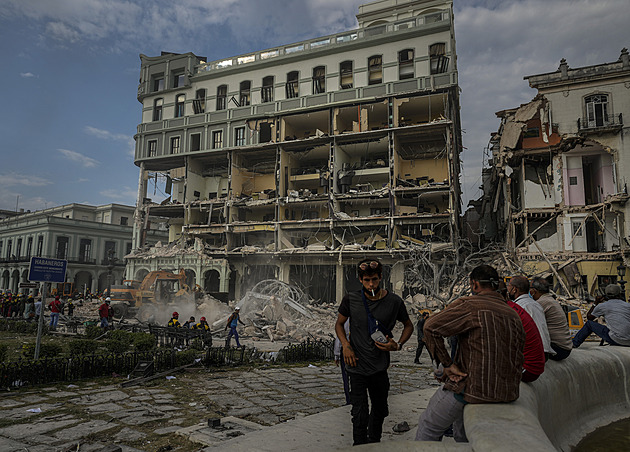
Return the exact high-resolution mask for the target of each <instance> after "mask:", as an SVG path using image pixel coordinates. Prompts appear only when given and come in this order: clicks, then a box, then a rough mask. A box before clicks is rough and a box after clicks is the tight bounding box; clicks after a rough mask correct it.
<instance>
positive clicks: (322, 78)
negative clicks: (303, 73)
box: [313, 66, 326, 94]
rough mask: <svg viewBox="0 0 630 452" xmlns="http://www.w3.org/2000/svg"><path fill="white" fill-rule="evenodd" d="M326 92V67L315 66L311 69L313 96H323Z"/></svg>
mask: <svg viewBox="0 0 630 452" xmlns="http://www.w3.org/2000/svg"><path fill="white" fill-rule="evenodd" d="M325 92H326V66H316V67H314V68H313V94H323V93H325Z"/></svg>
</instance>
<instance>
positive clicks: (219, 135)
mask: <svg viewBox="0 0 630 452" xmlns="http://www.w3.org/2000/svg"><path fill="white" fill-rule="evenodd" d="M222 147H223V130H215V131H214V132H212V149H221V148H222Z"/></svg>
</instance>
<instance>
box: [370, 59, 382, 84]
mask: <svg viewBox="0 0 630 452" xmlns="http://www.w3.org/2000/svg"><path fill="white" fill-rule="evenodd" d="M381 83H383V55H372V56H371V57H369V58H368V85H380V84H381Z"/></svg>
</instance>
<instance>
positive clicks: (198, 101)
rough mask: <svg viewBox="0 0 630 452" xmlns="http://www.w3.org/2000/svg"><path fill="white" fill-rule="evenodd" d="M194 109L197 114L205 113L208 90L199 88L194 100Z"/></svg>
mask: <svg viewBox="0 0 630 452" xmlns="http://www.w3.org/2000/svg"><path fill="white" fill-rule="evenodd" d="M193 110H194V112H195V114H196V115H198V114H201V113H205V111H206V90H205V89H203V88H202V89H198V90H197V92H196V93H195V99H194V100H193Z"/></svg>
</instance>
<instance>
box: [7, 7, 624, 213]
mask: <svg viewBox="0 0 630 452" xmlns="http://www.w3.org/2000/svg"><path fill="white" fill-rule="evenodd" d="M361 3H364V1H360V0H342V1H340V0H292V1H290V2H287V1H285V0H179V1H171V0H168V1H167V0H152V1H150V2H147V1H140V0H0V51H1V53H0V54H1V55H2V60H3V65H2V66H3V67H2V70H1V71H0V86H1V87H2V88H0V92H1V94H2V99H3V100H4V105H3V108H2V109H1V110H0V133H1V136H2V141H1V142H0V155H1V157H2V160H1V162H2V163H1V164H0V209H8V210H15V208H16V205H17V206H18V207H19V208H24V209H30V210H38V209H43V208H45V207H52V206H55V205H61V204H68V203H72V202H76V203H86V204H94V205H100V204H107V203H112V202H114V203H122V204H131V205H133V204H134V203H135V199H136V192H137V182H138V170H137V168H136V167H135V166H134V164H133V147H134V143H133V134H134V132H135V130H136V126H137V124H138V122H139V121H140V104H139V103H138V101H137V100H136V93H137V86H138V75H139V69H140V60H139V58H138V55H139V54H140V53H144V54H146V55H149V56H154V55H159V53H160V52H161V51H162V50H164V51H170V52H181V53H185V52H189V51H191V52H194V53H195V54H197V55H201V56H205V57H207V58H208V59H209V60H215V59H220V58H223V57H227V56H232V55H237V54H241V53H246V52H250V51H254V50H260V49H264V48H268V47H272V46H276V45H280V44H287V43H291V42H295V41H299V40H302V39H307V38H312V37H316V36H320V35H326V34H329V33H334V32H337V31H341V30H345V29H350V28H354V27H356V18H355V14H356V12H357V11H358V6H359V5H360V4H361ZM629 19H630V8H629V7H628V0H598V1H589V0H553V1H550V0H455V31H456V39H457V53H458V66H459V73H460V86H461V88H462V97H461V105H462V127H463V129H464V131H465V133H464V146H465V147H466V148H467V149H466V150H465V152H464V154H463V159H464V168H463V174H462V186H463V189H464V192H465V193H464V201H465V204H466V203H467V201H468V199H470V198H474V197H476V196H478V195H479V193H478V190H477V187H478V185H479V184H480V168H481V165H482V158H483V157H482V156H483V148H484V147H485V146H486V145H487V143H488V139H489V137H490V133H491V132H493V131H496V129H497V128H498V121H497V119H496V118H495V116H494V112H496V111H499V110H501V109H504V108H511V107H515V106H518V105H520V104H521V103H524V102H527V101H529V100H530V99H531V98H532V97H533V96H534V94H535V93H534V91H533V90H531V89H529V87H528V86H527V83H526V82H525V81H524V80H523V77H524V76H525V75H531V74H536V73H543V72H552V71H555V70H556V69H557V67H558V64H559V61H560V59H561V58H566V59H567V61H568V63H569V65H570V66H571V67H579V66H585V65H589V64H597V63H604V62H610V61H615V60H617V58H618V57H619V53H620V50H621V49H622V48H623V47H630V27H628V25H627V24H628V22H629ZM465 204H464V205H465Z"/></svg>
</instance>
